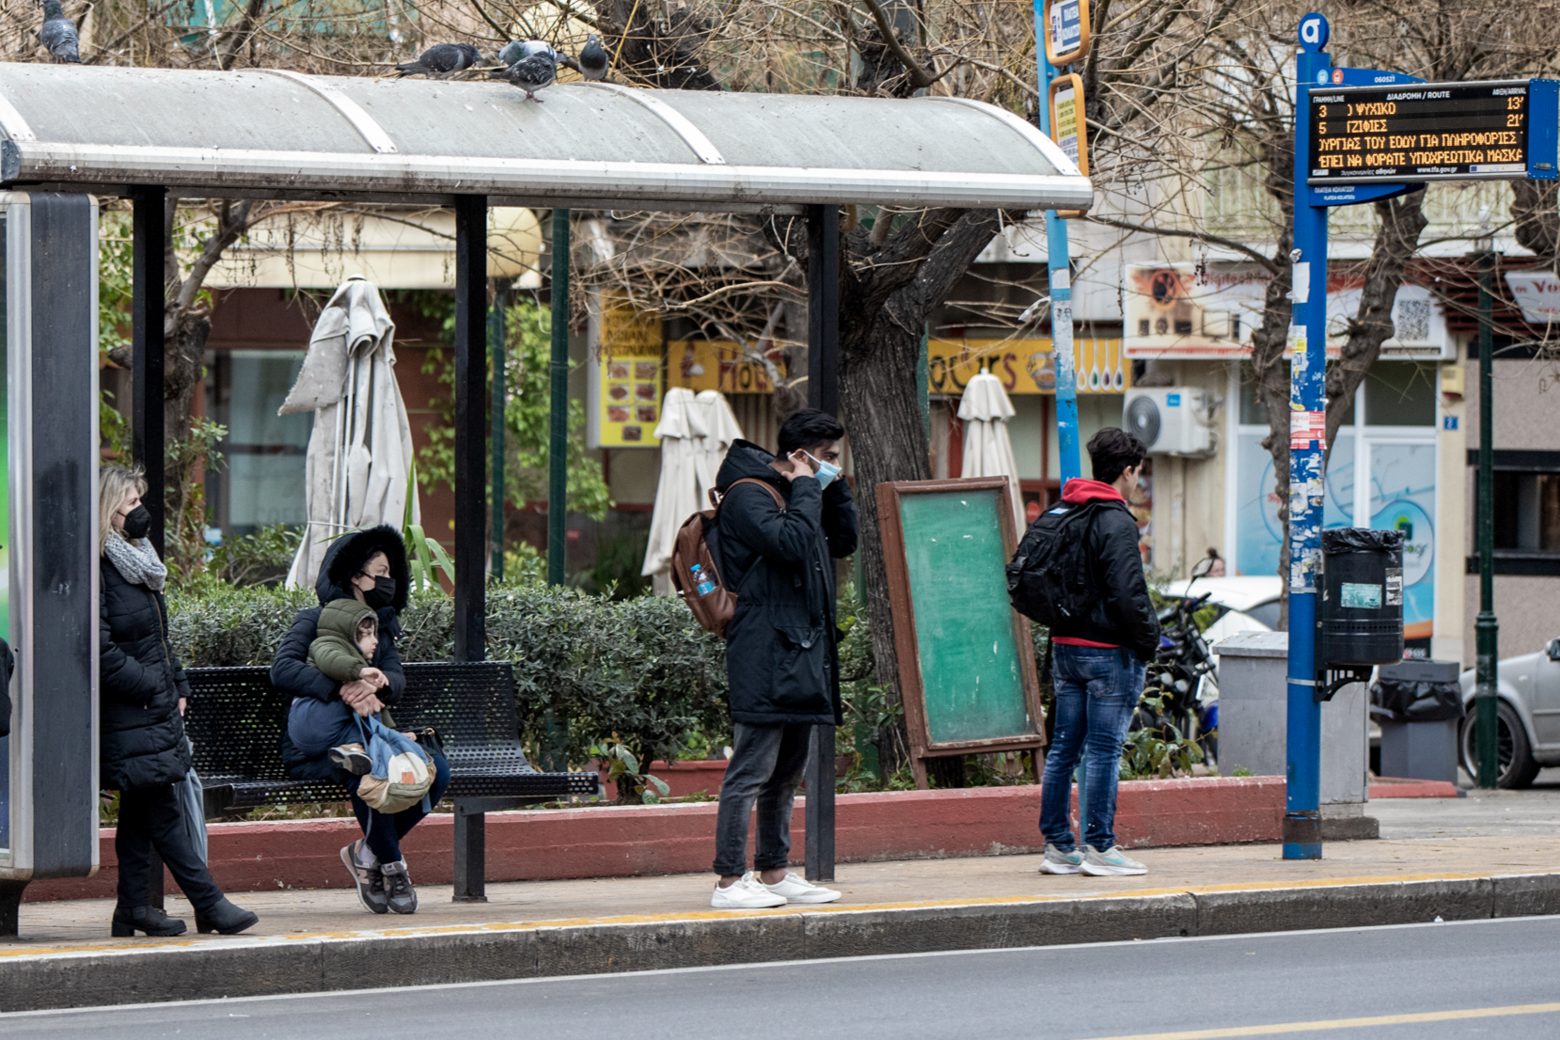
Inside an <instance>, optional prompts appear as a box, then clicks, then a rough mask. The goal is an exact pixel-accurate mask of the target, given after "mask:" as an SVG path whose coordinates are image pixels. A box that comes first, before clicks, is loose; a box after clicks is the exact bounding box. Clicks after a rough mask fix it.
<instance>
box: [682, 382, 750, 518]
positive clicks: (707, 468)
mask: <svg viewBox="0 0 1560 1040" xmlns="http://www.w3.org/2000/svg"><path fill="white" fill-rule="evenodd" d="M695 400H696V401H697V402H698V409H699V416H700V425H701V426H702V427H703V432H701V433H699V434H698V435H697V436H696V437H695V439H694V440H695V443H696V444H697V445H698V447H699V496H700V500H701V501H703V502H708V501H709V494H708V491H709V489H710V488H712V487H714V486H715V477H716V476H717V475H718V474H719V473H720V464H721V463H722V462H724V461H726V452H728V451H730V450H731V446H732V444H734V443H736V442H737V441H738V440H740V439H741V437H742V427H741V426H740V425H739V424H738V423H737V417H736V414H735V413H733V412H732V410H731V403H730V402H729V401H727V400H726V395H725V394H722V393H721V392H720V391H719V390H700V391H699V396H698V397H697V398H696V399H695Z"/></svg>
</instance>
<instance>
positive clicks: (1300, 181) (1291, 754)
mask: <svg viewBox="0 0 1560 1040" xmlns="http://www.w3.org/2000/svg"><path fill="white" fill-rule="evenodd" d="M1327 36H1328V27H1327V19H1325V18H1323V17H1322V16H1321V15H1320V14H1316V13H1314V12H1313V13H1311V14H1307V15H1306V16H1305V17H1304V18H1302V19H1300V54H1299V59H1298V62H1297V75H1296V79H1297V83H1296V94H1295V113H1296V117H1295V159H1294V191H1295V195H1294V198H1295V205H1294V209H1295V217H1294V220H1295V223H1294V248H1293V250H1292V251H1291V253H1290V254H1289V255H1290V261H1291V265H1292V266H1291V269H1290V277H1291V282H1290V299H1291V300H1292V301H1293V312H1292V317H1291V319H1290V329H1289V335H1290V342H1289V355H1290V368H1289V575H1288V581H1289V687H1288V694H1289V699H1288V703H1289V712H1288V739H1287V752H1286V753H1287V779H1288V783H1287V786H1286V788H1285V805H1284V858H1285V859H1321V858H1322V818H1321V771H1322V707H1321V703H1320V701H1319V700H1318V698H1317V689H1318V679H1319V675H1318V668H1317V638H1316V632H1317V627H1316V615H1317V600H1318V594H1317V583H1318V580H1319V578H1320V575H1321V562H1322V505H1323V499H1324V494H1325V491H1324V489H1325V486H1326V484H1325V481H1324V479H1323V478H1324V472H1323V467H1324V464H1325V457H1326V450H1325V448H1326V437H1327V428H1326V416H1327V401H1326V396H1325V389H1326V372H1327V210H1326V208H1325V207H1323V206H1318V205H1314V204H1313V201H1312V196H1311V191H1310V187H1309V185H1308V184H1307V183H1306V178H1307V172H1308V171H1307V168H1306V156H1307V153H1308V151H1309V147H1308V146H1309V144H1310V121H1309V120H1308V119H1307V118H1306V110H1307V105H1306V96H1307V93H1308V92H1309V90H1310V88H1311V87H1312V86H1313V85H1325V84H1326V83H1327V82H1328V78H1329V72H1330V70H1331V68H1332V59H1331V58H1330V57H1329V56H1328V55H1327V54H1326V53H1324V48H1325V47H1326V46H1327Z"/></svg>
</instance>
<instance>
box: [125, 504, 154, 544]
mask: <svg viewBox="0 0 1560 1040" xmlns="http://www.w3.org/2000/svg"><path fill="white" fill-rule="evenodd" d="M151 529H152V511H151V510H150V509H147V508H146V507H145V506H144V505H143V506H136V507H135V508H134V509H132V510H130V512H128V513H126V514H125V537H126V538H131V539H134V538H145V537H146V535H147V533H148V532H150V531H151Z"/></svg>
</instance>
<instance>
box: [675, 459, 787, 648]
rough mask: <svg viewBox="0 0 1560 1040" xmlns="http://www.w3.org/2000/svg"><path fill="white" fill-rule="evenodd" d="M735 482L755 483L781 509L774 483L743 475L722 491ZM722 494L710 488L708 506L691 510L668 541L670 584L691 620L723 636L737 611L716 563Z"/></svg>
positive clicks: (728, 491)
mask: <svg viewBox="0 0 1560 1040" xmlns="http://www.w3.org/2000/svg"><path fill="white" fill-rule="evenodd" d="M738 484H757V485H758V486H759V487H762V488H763V489H764V490H765V491H768V492H769V494H770V495H771V496H772V497H773V498H774V500H775V505H777V506H779V507H780V508H781V509H784V508H785V499H784V498H782V497H781V495H780V492H779V491H776V490H775V488H774V485H772V484H770V483H768V482H766V481H763V480H759V479H758V478H757V477H743V478H742V479H741V480H736V481H733V482H732V484H731V487H728V488H727V489H726V494H727V495H730V494H731V488H734V487H736V486H737V485H738ZM722 500H723V499H722V497H721V496H720V495H719V494H718V493H717V492H716V491H715V489H714V488H710V505H711V507H712V508H710V509H704V510H701V511H700V512H697V513H694V514H693V515H692V516H690V517H689V518H688V519H687V520H685V521H683V525H682V526H681V527H679V528H678V529H677V539H676V541H674V542H673V543H672V585H673V586H675V587H676V589H677V594H678V595H679V596H681V597H682V598H683V602H685V603H687V604H688V609H689V610H691V611H693V619H694V620H695V621H697V622H698V623H699V627H701V628H703V629H704V630H705V631H706V632H713V633H714V634H715V635H717V636H720V637H721V638H722V639H724V638H726V626H727V625H729V624H731V619H732V617H733V615H735V614H736V612H737V593H736V590H735V589H731V588H727V587H726V584H725V582H724V581H723V580H722V579H721V574H720V564H719V563H718V562H717V560H718V558H719V555H720V527H719V524H718V522H717V521H718V520H719V518H720V504H721V502H722Z"/></svg>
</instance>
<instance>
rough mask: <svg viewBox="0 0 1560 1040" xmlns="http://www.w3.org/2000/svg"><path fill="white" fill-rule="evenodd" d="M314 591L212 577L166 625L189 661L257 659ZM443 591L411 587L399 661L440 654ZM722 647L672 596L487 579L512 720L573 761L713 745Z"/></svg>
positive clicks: (668, 754)
mask: <svg viewBox="0 0 1560 1040" xmlns="http://www.w3.org/2000/svg"><path fill="white" fill-rule="evenodd" d="M317 604H318V600H317V599H316V597H315V595H314V593H313V591H311V590H304V589H284V588H230V587H227V586H222V585H218V584H216V583H214V582H203V583H200V584H199V585H198V586H196V587H193V588H190V589H186V590H184V591H182V592H180V593H177V594H176V595H175V596H174V597H173V600H172V602H171V603H170V611H171V614H172V618H171V624H170V634H171V636H172V639H173V644H174V647H175V649H176V650H177V651H178V653H179V655H180V657H181V658H182V660H183V661H184V663H185V664H186V665H188V666H190V667H196V666H212V665H242V664H259V665H268V664H270V662H271V658H272V657H273V656H274V655H275V653H276V647H277V645H278V644H279V643H280V642H281V640H282V636H283V635H285V634H286V632H287V629H288V627H289V626H290V625H291V624H292V621H293V618H294V616H295V615H296V614H297V612H298V611H299V610H300V609H302V608H304V607H310V606H315V605H317ZM453 623H454V602H453V601H452V600H451V599H450V598H449V597H448V596H446V595H444V594H443V593H442V592H439V591H430V592H423V593H417V594H414V595H413V597H412V599H411V602H410V603H409V604H408V605H407V608H406V610H405V611H404V612H403V613H402V615H401V626H402V629H403V634H402V636H401V639H400V640H399V641H398V643H397V649H398V650H399V652H400V654H401V657H402V659H403V660H407V661H442V660H448V659H449V657H450V654H451V651H452V648H453V638H452V631H453ZM724 651H725V648H724V646H723V644H721V642H720V641H719V640H717V639H714V638H713V637H711V636H709V635H707V634H706V633H705V632H703V631H702V630H701V629H700V628H699V627H698V626H697V625H696V624H695V623H694V621H693V616H692V615H691V614H690V613H689V612H688V609H687V608H686V607H684V606H683V605H682V603H680V602H678V601H677V600H673V599H667V598H657V597H649V596H641V597H638V598H635V599H629V600H621V601H612V600H608V599H604V598H602V597H599V596H591V595H589V594H587V593H585V592H582V591H580V590H579V589H575V588H571V587H568V586H564V587H550V586H546V585H537V584H534V583H530V582H517V583H504V584H497V585H493V586H491V587H490V588H489V589H488V599H487V653H488V656H489V657H490V658H492V659H495V660H507V661H510V662H511V663H513V665H514V672H515V684H516V688H517V694H518V697H519V702H520V704H519V707H520V716H521V724H522V727H523V729H524V735H525V739H526V741H527V744H528V746H529V747H530V748H531V750H532V751H533V754H537V755H538V756H539V752H540V747H539V745H540V744H541V743H542V742H543V740H544V734H546V733H548V732H549V722H550V721H555V723H556V725H555V727H554V732H556V739H557V741H558V742H559V743H560V744H561V745H562V746H561V748H560V749H559V750H561V751H562V753H563V754H564V755H565V756H566V758H567V760H568V761H569V762H570V763H573V764H574V765H576V766H579V765H582V764H583V763H584V762H585V760H586V758H587V757H588V749H589V748H590V747H591V746H593V745H597V744H600V743H602V742H604V741H609V740H611V739H612V738H614V737H615V738H616V739H617V741H618V742H620V743H621V745H622V746H624V747H625V748H627V749H629V750H630V751H631V752H632V753H633V755H634V756H636V757H637V758H638V759H639V760H640V761H643V762H649V761H650V760H652V759H657V758H661V759H675V758H677V757H678V756H679V754H680V752H681V750H682V749H683V747H685V746H686V745H688V744H690V743H692V744H711V745H713V746H716V747H718V746H720V744H721V743H723V742H724V739H725V734H726V733H727V731H728V729H729V727H728V724H727V722H726V718H725V695H726V674H725V663H724V661H725V652H724Z"/></svg>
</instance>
